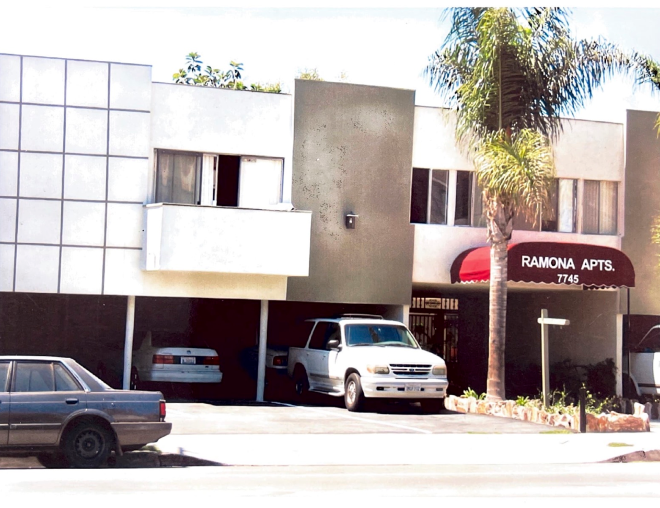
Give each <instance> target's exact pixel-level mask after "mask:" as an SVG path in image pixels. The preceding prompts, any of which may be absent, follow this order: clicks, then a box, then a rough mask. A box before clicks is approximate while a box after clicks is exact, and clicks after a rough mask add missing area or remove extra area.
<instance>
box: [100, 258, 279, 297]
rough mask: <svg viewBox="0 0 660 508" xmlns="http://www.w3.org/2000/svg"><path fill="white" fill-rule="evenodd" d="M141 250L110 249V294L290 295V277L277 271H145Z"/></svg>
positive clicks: (107, 265)
mask: <svg viewBox="0 0 660 508" xmlns="http://www.w3.org/2000/svg"><path fill="white" fill-rule="evenodd" d="M140 256H141V252H140V251H138V250H127V249H107V250H106V254H105V291H104V294H107V295H138V296H178V297H196V298H243V299H248V300H284V299H286V287H287V278H286V277H284V276H276V275H251V274H233V273H192V272H167V273H162V272H145V271H142V270H141V269H140Z"/></svg>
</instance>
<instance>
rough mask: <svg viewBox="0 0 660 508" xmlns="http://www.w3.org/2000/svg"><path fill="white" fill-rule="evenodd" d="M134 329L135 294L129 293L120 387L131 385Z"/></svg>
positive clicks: (125, 387)
mask: <svg viewBox="0 0 660 508" xmlns="http://www.w3.org/2000/svg"><path fill="white" fill-rule="evenodd" d="M134 329H135V296H132V295H129V296H128V299H127V302H126V336H125V338H124V379H123V382H122V388H123V389H124V390H129V389H130V387H131V364H132V361H133V331H134Z"/></svg>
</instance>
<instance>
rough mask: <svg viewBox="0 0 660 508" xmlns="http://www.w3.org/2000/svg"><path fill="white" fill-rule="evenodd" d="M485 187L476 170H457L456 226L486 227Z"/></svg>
mask: <svg viewBox="0 0 660 508" xmlns="http://www.w3.org/2000/svg"><path fill="white" fill-rule="evenodd" d="M482 194H483V189H482V188H481V187H480V186H479V182H478V179H477V173H475V172H474V171H457V172H456V206H455V208H454V225H455V226H472V227H486V215H485V214H484V206H483V195H482Z"/></svg>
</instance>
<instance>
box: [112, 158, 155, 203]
mask: <svg viewBox="0 0 660 508" xmlns="http://www.w3.org/2000/svg"><path fill="white" fill-rule="evenodd" d="M149 167H150V165H149V160H147V159H122V158H119V157H111V158H110V160H109V166H108V200H110V201H136V202H140V203H145V202H146V201H147V196H148V187H147V182H148V180H149Z"/></svg>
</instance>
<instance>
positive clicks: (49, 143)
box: [21, 105, 64, 152]
mask: <svg viewBox="0 0 660 508" xmlns="http://www.w3.org/2000/svg"><path fill="white" fill-rule="evenodd" d="M63 141H64V108H60V107H49V106H25V105H24V106H23V121H22V124H21V149H22V150H34V151H37V152H61V151H62V150H63V147H64V143H63Z"/></svg>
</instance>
